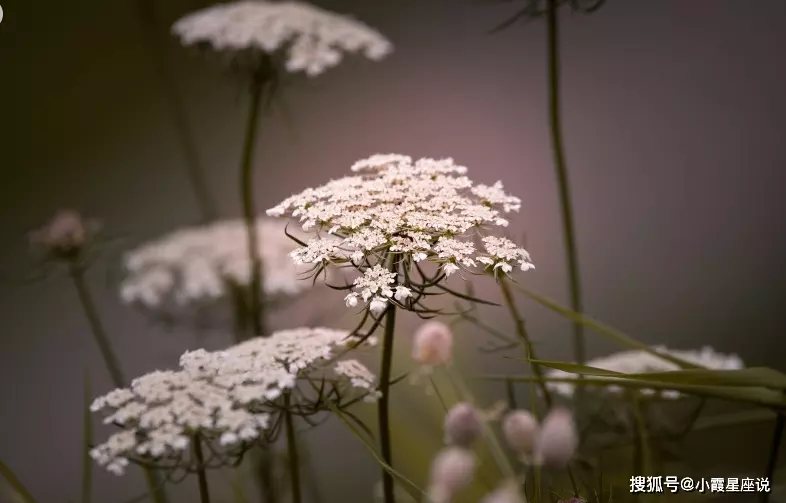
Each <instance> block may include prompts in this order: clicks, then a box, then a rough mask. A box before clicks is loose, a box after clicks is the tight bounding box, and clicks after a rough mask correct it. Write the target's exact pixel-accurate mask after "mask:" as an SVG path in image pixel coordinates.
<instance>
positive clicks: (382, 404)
mask: <svg viewBox="0 0 786 503" xmlns="http://www.w3.org/2000/svg"><path fill="white" fill-rule="evenodd" d="M390 272H393V273H397V272H398V262H397V255H396V254H395V253H391V254H390ZM395 329H396V306H395V305H394V304H393V303H388V307H387V310H386V312H385V333H384V336H383V337H384V339H383V342H382V368H381V370H380V373H379V391H380V393H382V396H380V397H379V403H378V407H379V409H378V421H379V444H380V450H381V454H382V460H383V461H384V462H385V464H387V465H388V466H391V467H392V466H393V447H392V445H391V444H392V442H391V438H390V393H389V391H390V379H391V374H392V370H393V337H394V334H395ZM382 495H383V499H384V502H385V503H395V501H396V495H395V486H394V481H393V475H391V474H390V473H389V472H388V471H387V470H382Z"/></svg>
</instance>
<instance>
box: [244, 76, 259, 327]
mask: <svg viewBox="0 0 786 503" xmlns="http://www.w3.org/2000/svg"><path fill="white" fill-rule="evenodd" d="M264 88H265V80H264V79H263V78H261V77H258V76H255V77H254V78H253V79H252V82H251V104H250V107H249V112H248V122H247V123H246V136H245V139H244V142H243V156H242V159H241V164H240V195H241V199H242V202H243V222H244V223H245V225H246V235H247V238H248V239H247V241H248V257H249V261H250V263H251V280H250V282H249V302H250V305H249V309H250V311H251V326H252V329H253V330H254V335H257V336H258V335H263V331H264V327H263V324H262V320H263V318H264V313H263V302H262V260H261V259H260V257H259V244H260V243H259V234H258V232H257V225H256V214H255V209H254V169H253V161H254V139H255V138H256V133H257V126H258V124H259V113H260V106H261V104H262V92H263V90H264Z"/></svg>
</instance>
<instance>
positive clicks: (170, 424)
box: [90, 328, 379, 475]
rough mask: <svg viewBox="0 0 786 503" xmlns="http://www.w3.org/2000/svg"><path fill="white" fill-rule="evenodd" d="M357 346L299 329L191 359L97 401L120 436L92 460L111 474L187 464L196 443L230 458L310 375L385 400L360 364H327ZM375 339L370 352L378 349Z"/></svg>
mask: <svg viewBox="0 0 786 503" xmlns="http://www.w3.org/2000/svg"><path fill="white" fill-rule="evenodd" d="M358 342H359V341H358V340H357V339H354V338H352V337H350V335H349V333H348V332H346V331H342V330H332V329H328V328H298V329H293V330H282V331H279V332H274V333H273V334H272V335H271V336H270V337H257V338H255V339H250V340H248V341H245V342H242V343H240V344H238V345H236V346H232V347H230V348H229V349H227V350H225V351H216V352H209V351H205V350H203V349H200V350H196V351H188V352H186V353H184V354H183V356H181V358H180V369H179V370H177V371H155V372H151V373H149V374H146V375H144V376H142V377H140V378H138V379H135V380H134V381H133V382H132V383H131V386H130V387H129V388H122V389H116V390H114V391H111V392H110V393H108V394H106V395H105V396H102V397H100V398H98V399H96V400H95V401H94V402H93V404H92V406H91V407H90V409H91V410H92V411H93V412H98V411H104V412H105V415H106V418H105V420H104V422H105V423H107V424H115V425H117V426H120V427H121V428H123V430H122V431H120V432H118V433H115V434H114V435H112V436H110V437H109V439H108V440H107V441H106V442H105V443H103V444H101V445H98V446H96V447H95V448H94V449H92V451H91V453H90V455H91V456H92V457H93V459H95V460H96V461H97V462H98V463H99V464H100V465H102V466H104V467H105V468H107V469H108V470H109V471H111V472H113V473H116V474H118V475H119V474H122V473H123V472H124V470H125V467H126V466H127V465H128V462H129V460H130V459H134V460H144V461H148V462H160V463H161V464H162V465H165V466H173V465H177V464H178V463H182V462H183V461H182V458H181V457H182V455H183V453H184V451H185V450H186V449H187V448H188V447H189V445H190V443H191V442H192V441H194V438H195V436H198V438H199V440H200V441H202V442H209V443H211V444H212V446H211V450H212V451H214V452H216V453H219V454H224V455H226V456H227V457H231V456H236V455H238V454H240V453H241V452H242V450H241V449H242V448H243V447H244V446H245V445H246V444H248V443H251V442H253V441H255V440H257V439H258V438H259V437H260V436H261V435H262V434H263V431H264V430H265V429H266V428H267V426H268V424H269V423H270V422H271V421H270V418H271V415H272V414H273V413H275V410H276V409H274V408H270V407H268V406H269V405H272V401H274V400H276V399H277V398H279V397H280V396H281V395H282V394H284V393H286V392H288V391H290V390H292V389H293V388H294V387H295V384H296V382H297V379H298V378H299V377H302V376H304V375H307V376H309V377H314V378H320V377H325V378H330V376H329V375H327V374H328V373H330V372H332V374H333V377H334V382H335V384H336V385H337V386H338V389H342V387H341V386H342V385H344V387H343V389H346V387H347V386H348V387H349V388H351V389H355V390H357V391H359V392H361V393H363V396H364V400H365V401H373V400H374V399H376V398H378V397H379V392H378V391H377V390H376V377H375V376H374V374H373V373H372V372H371V371H370V370H369V369H368V368H367V367H365V366H364V365H363V364H362V363H360V362H359V361H357V360H354V359H344V360H341V359H338V361H335V362H333V361H330V362H329V361H328V360H329V359H332V358H334V357H336V356H338V355H335V354H334V353H335V351H336V350H338V349H342V348H347V347H354V346H356V345H357V343H358ZM375 343H376V341H375V339H373V338H371V339H367V340H366V341H365V342H364V344H367V345H373V344H375Z"/></svg>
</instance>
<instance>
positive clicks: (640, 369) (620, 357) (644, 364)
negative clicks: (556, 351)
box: [546, 346, 745, 398]
mask: <svg viewBox="0 0 786 503" xmlns="http://www.w3.org/2000/svg"><path fill="white" fill-rule="evenodd" d="M653 349H654V350H655V351H657V352H659V353H662V354H669V355H671V356H674V357H677V358H679V359H681V360H685V361H687V362H689V363H693V364H694V365H698V366H700V367H704V368H706V369H710V370H737V369H741V368H744V367H745V364H744V363H743V361H742V359H741V358H740V357H739V356H737V355H734V354H723V353H717V352H716V351H715V350H713V349H712V348H710V347H703V348H702V349H700V350H675V349H668V348H666V347H665V346H654V347H653ZM586 365H587V366H589V367H595V368H599V369H603V370H610V371H612V372H621V373H623V374H643V373H647V372H670V371H674V370H679V367H678V366H677V365H676V364H675V363H672V362H670V361H668V360H664V359H662V358H658V357H657V356H655V355H653V354H651V353H648V352H646V351H641V350H631V351H620V352H618V353H614V354H611V355H609V356H604V357H601V358H596V359H594V360H590V361H588V362H586ZM546 377H547V378H552V379H553V378H559V379H575V378H577V375H576V374H571V373H568V372H564V371H561V370H549V371H548V372H547V373H546ZM592 377H593V379H608V380H610V381H614V380H616V379H617V378H615V377H599V376H592ZM547 386H548V388H549V389H551V390H552V391H554V392H556V393H559V394H560V395H563V396H566V397H571V396H573V392H574V387H575V386H574V385H573V384H572V383H569V382H550V383H547ZM604 389H605V390H606V391H608V392H611V393H618V392H620V391H621V390H622V389H623V388H621V387H620V386H617V385H608V386H604ZM638 391H639V392H640V393H642V394H646V395H655V394H659V395H660V396H662V397H664V398H679V397H680V396H681V394H680V393H679V392H678V391H675V390H663V391H657V390H652V389H639V390H638Z"/></svg>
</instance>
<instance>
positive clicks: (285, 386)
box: [180, 328, 378, 407]
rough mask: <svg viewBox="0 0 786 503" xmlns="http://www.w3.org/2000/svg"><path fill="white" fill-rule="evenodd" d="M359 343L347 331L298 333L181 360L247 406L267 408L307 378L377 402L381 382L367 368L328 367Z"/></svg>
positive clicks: (341, 363)
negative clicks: (328, 380) (327, 381)
mask: <svg viewBox="0 0 786 503" xmlns="http://www.w3.org/2000/svg"><path fill="white" fill-rule="evenodd" d="M357 343H358V341H357V339H354V338H352V337H350V334H349V332H346V331H344V330H333V329H329V328H296V329H291V330H280V331H277V332H273V334H272V335H270V336H269V337H256V338H254V339H250V340H248V341H244V342H242V343H240V344H237V345H235V346H232V347H230V348H229V349H226V350H224V351H215V352H209V351H205V350H203V349H200V350H196V351H189V352H186V353H185V354H184V355H183V356H182V357H181V358H180V365H181V366H182V367H183V369H184V370H185V371H186V372H188V373H190V374H193V375H196V376H202V375H206V376H215V380H216V381H217V382H219V383H221V385H222V386H224V387H225V388H226V389H227V390H228V394H229V398H230V399H231V400H233V401H235V402H237V403H240V404H242V405H243V406H254V407H257V406H264V404H265V402H269V401H271V400H275V399H277V398H278V397H280V396H281V395H282V394H284V393H285V392H287V391H288V390H291V389H293V388H294V387H295V384H296V382H297V379H298V377H301V376H309V377H313V378H319V377H321V376H324V377H326V378H332V379H333V380H334V381H336V382H339V381H340V382H343V383H345V384H347V385H348V386H349V387H350V388H353V389H354V390H356V391H359V392H362V393H366V395H365V396H366V398H367V401H371V400H373V399H375V398H377V397H378V393H377V390H376V377H375V376H374V374H373V373H372V372H371V371H370V370H369V369H368V368H367V367H366V366H365V365H363V364H362V363H360V362H359V361H358V360H354V359H339V360H338V361H335V362H333V361H328V360H330V359H332V358H334V357H336V356H339V354H338V353H339V352H340V351H343V350H346V349H351V348H353V347H354V346H356V345H357ZM364 344H367V345H374V344H376V341H375V340H374V339H370V340H367V341H366V342H365V343H364ZM339 384H340V383H339Z"/></svg>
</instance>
